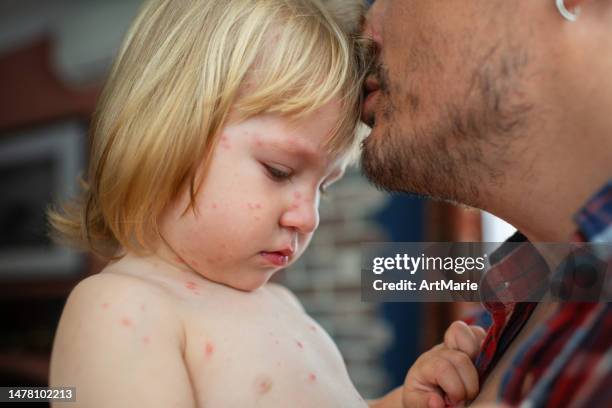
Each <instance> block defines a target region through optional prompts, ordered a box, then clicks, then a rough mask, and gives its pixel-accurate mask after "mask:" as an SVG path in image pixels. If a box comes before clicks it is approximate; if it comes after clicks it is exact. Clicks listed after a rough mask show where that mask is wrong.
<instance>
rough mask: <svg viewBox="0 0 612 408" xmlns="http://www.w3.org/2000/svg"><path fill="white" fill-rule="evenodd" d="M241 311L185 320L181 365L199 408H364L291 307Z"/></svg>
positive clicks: (333, 351)
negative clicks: (184, 338) (253, 407)
mask: <svg viewBox="0 0 612 408" xmlns="http://www.w3.org/2000/svg"><path fill="white" fill-rule="evenodd" d="M246 306H247V305H246V304H245V305H240V304H233V305H226V306H225V307H223V308H216V310H215V311H214V313H211V315H212V316H214V317H213V318H211V316H210V315H209V316H205V315H203V316H202V319H198V318H195V319H193V318H192V319H190V323H189V325H188V328H187V332H186V355H185V360H186V365H187V367H188V370H189V375H190V378H191V379H192V382H193V387H194V390H195V393H196V400H197V401H198V404H199V405H200V406H213V407H214V406H223V407H232V406H237V407H238V406H240V407H244V406H266V407H275V406H281V407H286V406H295V407H301V406H303V407H326V406H330V407H332V406H333V407H339V406H350V407H354V406H360V404H363V406H366V403H365V402H364V401H363V400H362V399H361V397H360V396H359V394H358V393H357V391H356V390H355V388H354V387H353V385H352V383H351V381H350V379H349V377H348V374H347V372H346V368H345V365H344V362H343V360H342V357H341V355H340V353H339V351H338V349H337V347H336V345H335V344H334V343H333V341H332V340H331V338H330V337H329V336H328V335H327V333H326V332H325V331H324V330H323V329H322V328H321V327H320V326H319V325H318V324H316V323H315V322H314V321H313V320H312V319H311V318H309V317H308V316H307V315H305V314H304V313H303V312H301V311H300V310H298V309H296V308H294V307H293V306H291V307H289V308H279V307H277V306H278V305H274V303H271V304H268V303H266V302H260V303H251V304H249V305H248V306H249V307H248V308H245V307H246ZM211 312H212V311H211ZM204 313H206V312H204Z"/></svg>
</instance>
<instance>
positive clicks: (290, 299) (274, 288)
mask: <svg viewBox="0 0 612 408" xmlns="http://www.w3.org/2000/svg"><path fill="white" fill-rule="evenodd" d="M266 288H267V289H268V290H269V291H270V292H271V293H273V294H274V295H276V296H277V297H278V298H279V299H281V300H282V301H283V302H285V303H287V304H289V305H291V306H293V307H295V308H297V309H298V310H300V311H302V312H304V306H302V303H301V302H300V300H299V299H298V298H297V296H295V294H293V292H291V291H290V290H289V289H287V288H286V287H284V286H282V285H279V284H278V283H273V282H269V283H267V284H266Z"/></svg>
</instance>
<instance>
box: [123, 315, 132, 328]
mask: <svg viewBox="0 0 612 408" xmlns="http://www.w3.org/2000/svg"><path fill="white" fill-rule="evenodd" d="M121 325H122V326H124V327H131V326H132V320H131V319H129V318H127V317H124V318H122V319H121Z"/></svg>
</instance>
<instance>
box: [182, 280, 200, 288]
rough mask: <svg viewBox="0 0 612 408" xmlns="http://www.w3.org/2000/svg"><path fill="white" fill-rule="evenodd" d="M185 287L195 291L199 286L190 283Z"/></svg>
mask: <svg viewBox="0 0 612 408" xmlns="http://www.w3.org/2000/svg"><path fill="white" fill-rule="evenodd" d="M185 287H186V288H187V289H189V290H195V289H196V288H197V287H198V285H196V283H195V282H191V281H189V282H187V283H186V284H185Z"/></svg>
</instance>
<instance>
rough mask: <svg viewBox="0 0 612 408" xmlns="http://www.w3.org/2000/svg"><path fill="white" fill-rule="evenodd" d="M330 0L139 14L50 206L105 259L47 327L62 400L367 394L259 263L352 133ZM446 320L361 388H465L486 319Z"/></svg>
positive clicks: (351, 49) (431, 392)
mask: <svg viewBox="0 0 612 408" xmlns="http://www.w3.org/2000/svg"><path fill="white" fill-rule="evenodd" d="M331 3H334V4H332V6H333V7H331V8H329V9H326V8H325V5H324V4H321V3H320V2H319V1H317V0H224V1H220V0H215V1H213V0H209V1H205V0H175V1H170V0H154V1H150V2H148V3H147V4H146V5H145V7H144V8H143V10H142V11H141V13H140V14H139V16H138V17H137V19H136V21H135V22H134V24H133V27H132V28H131V30H130V32H129V34H128V36H127V39H126V41H125V44H124V46H123V48H122V50H121V52H120V54H119V56H118V58H117V61H116V64H115V66H114V68H113V71H112V73H111V75H110V79H109V81H108V83H107V85H106V87H105V89H104V93H103V95H102V98H101V101H100V105H99V108H98V110H97V112H96V116H95V120H94V122H93V124H92V146H91V156H90V167H89V171H88V176H87V182H88V184H87V183H85V184H84V191H83V194H82V196H81V197H80V199H79V200H77V201H75V202H73V203H71V204H68V205H66V206H65V207H64V209H63V210H62V211H58V212H51V213H50V220H51V223H52V225H53V227H54V228H55V230H56V231H57V233H58V235H60V236H61V237H62V238H63V239H64V240H66V241H69V242H71V243H73V244H76V245H79V246H81V247H84V248H86V249H88V250H91V251H93V252H95V253H97V254H100V255H102V256H105V257H107V258H108V259H109V260H110V262H109V264H108V265H107V266H106V268H104V270H103V271H102V272H101V273H100V274H98V275H96V276H93V277H90V278H88V279H85V280H84V281H83V282H81V283H80V284H79V285H78V286H77V287H76V288H75V289H74V291H73V292H72V294H71V295H70V297H69V299H68V302H67V304H66V306H65V309H64V312H63V315H62V318H61V321H60V324H59V327H58V330H57V334H56V339H55V344H54V349H53V355H52V361H51V378H50V383H51V385H55V386H59V385H65V386H75V387H76V398H77V403H76V404H74V403H73V404H72V405H69V406H71V407H75V406H82V407H94V408H95V407H149V408H151V407H195V406H198V407H204V406H206V407H251V406H266V407H277V406H278V407H299V406H303V407H358V406H367V403H366V402H365V401H364V400H363V399H362V398H361V397H360V396H359V394H358V393H357V391H356V390H355V387H354V386H353V384H352V383H351V381H350V379H349V376H348V374H347V371H346V368H345V365H344V362H343V360H342V357H341V355H340V353H339V351H338V349H337V347H336V345H335V344H334V343H333V341H332V339H331V338H330V337H329V336H328V335H327V333H325V331H324V330H323V329H322V328H321V326H319V325H318V324H317V323H316V322H315V321H314V320H312V319H311V318H310V317H309V316H308V315H307V314H306V313H305V312H304V310H303V309H302V306H301V305H300V304H299V302H298V301H297V299H296V298H295V297H294V296H293V295H292V294H291V293H290V292H289V291H287V290H286V289H284V288H283V287H281V286H279V285H274V284H271V283H269V282H268V281H269V279H270V278H271V277H272V275H273V274H274V273H275V272H277V271H278V270H279V269H281V268H284V267H287V266H288V265H290V264H291V263H292V262H294V261H295V260H296V259H297V258H298V257H299V256H300V255H301V254H302V253H303V251H304V249H305V248H306V247H307V245H308V243H309V241H310V238H311V236H312V233H313V232H314V230H315V229H316V228H317V225H318V221H319V218H318V205H319V197H320V194H321V193H322V192H323V191H324V190H325V189H326V188H328V187H329V185H331V184H332V183H333V182H334V181H336V180H337V179H339V178H340V177H341V176H342V174H343V171H344V168H345V166H346V165H347V163H348V162H349V160H350V157H351V156H352V154H351V152H352V151H354V149H355V145H356V144H357V143H358V140H357V138H356V137H355V133H356V128H357V126H358V117H359V111H358V106H359V103H358V102H359V98H360V80H361V77H362V63H361V62H360V61H362V59H361V58H359V56H360V55H362V52H361V51H360V48H359V44H358V43H359V42H358V41H357V40H355V39H353V38H351V37H350V36H349V35H348V33H349V32H350V30H351V26H352V28H353V29H354V28H356V25H357V23H358V18H359V9H358V8H356V7H353V8H350V7H349V8H344V5H346V4H349V2H348V1H345V2H343V3H342V4H341V7H336V6H338V2H337V1H336V2H331ZM331 10H336V11H334V12H332V11H331ZM448 337H449V338H453V339H459V340H454V343H452V342H451V343H452V344H451V343H449V342H447V344H446V345H440V346H437V348H434V349H433V350H431V351H430V352H428V353H426V354H424V355H423V356H422V357H421V358H420V359H419V360H418V361H417V363H416V364H415V365H414V366H413V368H412V369H411V370H410V372H409V375H408V376H407V379H406V384H405V386H404V387H402V388H398V389H397V390H395V391H393V392H391V393H390V394H388V395H387V396H385V397H384V398H382V399H380V400H378V401H374V402H371V403H370V404H371V406H381V407H382V406H402V404H403V405H405V406H417V405H418V406H420V405H419V404H424V405H422V406H427V404H430V405H431V406H436V405H439V404H442V403H443V402H442V401H443V398H446V399H447V400H452V401H455V402H457V401H461V400H466V399H469V398H471V397H473V396H474V395H475V393H476V392H477V389H478V381H477V377H476V374H475V370H474V367H473V366H472V364H471V361H470V356H473V355H474V353H475V350H477V347H478V344H479V342H480V337H481V333H480V331H478V330H477V329H474V330H472V329H470V328H468V327H467V326H462V325H456V326H454V327H451V329H449V333H448ZM441 374H443V375H441ZM67 406H68V405H67Z"/></svg>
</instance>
